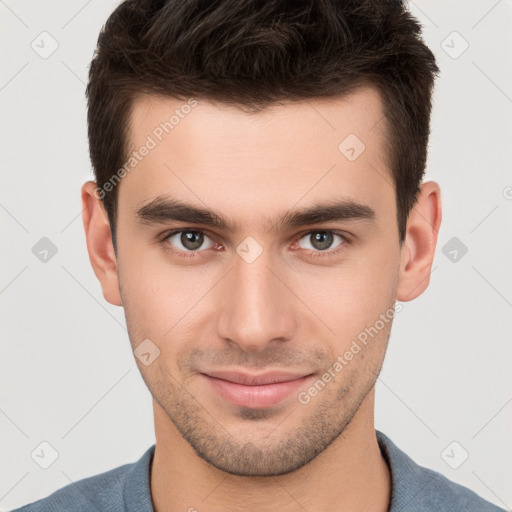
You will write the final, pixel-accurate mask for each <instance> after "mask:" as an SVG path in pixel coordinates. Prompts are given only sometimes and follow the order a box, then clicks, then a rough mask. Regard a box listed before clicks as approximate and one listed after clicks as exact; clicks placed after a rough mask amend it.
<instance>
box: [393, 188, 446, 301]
mask: <svg viewBox="0 0 512 512" xmlns="http://www.w3.org/2000/svg"><path fill="white" fill-rule="evenodd" d="M441 216H442V215H441V189H440V188H439V185H438V184H437V183H435V182H434V181H427V182H426V183H423V184H422V185H421V188H420V192H419V194H418V199H417V202H416V204H415V205H414V207H413V208H412V210H411V212H410V213H409V218H408V219H407V228H406V235H405V240H404V243H403V245H402V252H401V260H400V272H399V277H398V287H397V300H399V301H403V302H407V301H409V300H413V299H415V298H416V297H419V296H420V295H421V294H422V293H423V292H424V291H425V290H426V289H427V287H428V285H429V283H430V272H431V268H432V261H433V259H434V253H435V250H436V243H437V234H438V232H439V227H440V225H441Z"/></svg>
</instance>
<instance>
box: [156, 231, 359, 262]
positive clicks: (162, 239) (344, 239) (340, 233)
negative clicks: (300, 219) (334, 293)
mask: <svg viewBox="0 0 512 512" xmlns="http://www.w3.org/2000/svg"><path fill="white" fill-rule="evenodd" d="M187 231H195V232H198V233H201V234H203V235H205V236H207V237H208V238H210V240H211V241H212V242H214V245H217V244H218V242H216V241H215V236H211V233H210V232H209V231H208V230H205V229H202V228H194V227H182V228H176V229H174V230H172V231H166V232H165V233H164V234H163V235H162V236H161V237H159V241H160V242H161V243H162V244H164V246H165V250H167V251H170V252H172V253H173V254H177V255H178V256H183V257H185V258H190V257H195V256H194V255H195V254H198V255H199V254H200V253H202V252H205V251H207V249H201V250H197V251H182V250H176V249H172V248H171V246H170V244H165V242H166V241H167V240H168V239H169V238H171V237H173V236H174V235H176V234H178V233H182V232H187ZM313 233H331V234H333V235H336V236H339V237H340V238H341V239H342V242H341V244H340V245H339V246H337V247H336V248H335V249H332V250H330V249H327V250H325V251H311V250H310V249H307V251H309V252H310V254H312V256H313V257H319V258H329V257H330V256H335V255H337V254H338V253H339V252H341V251H343V250H344V249H345V246H346V245H347V244H350V243H351V242H352V239H351V237H350V235H348V234H347V233H345V232H344V231H339V230H336V229H327V228H316V229H309V230H307V231H304V232H302V233H300V234H298V235H296V236H295V237H294V242H293V245H295V244H297V243H298V242H299V241H300V240H301V239H302V238H304V237H305V236H307V235H311V234H313ZM210 249H211V247H210ZM303 250H306V249H303ZM294 252H295V250H294Z"/></svg>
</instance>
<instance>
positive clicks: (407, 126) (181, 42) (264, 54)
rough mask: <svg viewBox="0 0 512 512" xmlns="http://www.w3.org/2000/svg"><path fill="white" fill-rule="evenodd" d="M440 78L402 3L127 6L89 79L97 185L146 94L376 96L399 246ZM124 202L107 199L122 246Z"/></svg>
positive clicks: (239, 102) (113, 18)
mask: <svg viewBox="0 0 512 512" xmlns="http://www.w3.org/2000/svg"><path fill="white" fill-rule="evenodd" d="M438 72H439V69H438V67H437V65H436V62H435V58H434V55H433V54H432V52H431V51H430V50H429V48H428V47H427V46H426V45H425V43H424V42H423V40H422V38H421V27H420V25H419V23H418V21H417V20H416V19H415V18H414V17H413V16H412V15H411V14H410V13H409V12H408V11H407V9H406V8H405V7H404V5H403V4H402V2H401V1H392V0H125V1H123V2H122V3H121V4H120V5H119V6H118V7H117V8H116V9H115V11H114V12H113V13H112V14H111V15H110V17H109V18H108V20H107V22H106V24H105V25H104V27H103V28H102V30H101V32H100V35H99V38H98V46H97V49H96V52H95V55H94V58H93V60H92V62H91V67H90V72H89V83H88V85H87V92H86V94H87V99H88V135H89V149H90V156H91V162H92V166H93V169H94V173H95V178H96V183H97V185H98V187H99V188H100V189H102V190H103V187H104V185H105V184H106V183H107V182H108V181H109V179H111V177H112V176H113V174H114V173H115V172H116V171H117V170H118V169H120V168H121V167H122V166H123V165H124V162H125V161H126V158H127V156H128V137H129V126H128V124H129V119H130V114H131V109H132V105H133V102H134V99H135V98H136V97H138V96H140V95H144V94H150V95H151V94H154V95H165V96H170V97H174V98H176V99H178V100H183V99H186V98H190V97H196V98H205V99H208V100H211V101H217V102H220V103H225V104H230V105H235V106H237V107H239V108H241V109H242V110H244V111H247V112H250V111H255V112H257V111H259V110H262V109H264V108H265V107H267V106H269V105H272V104H276V103H279V102H281V101H294V100H306V99H314V98H322V97H323V98H326V97H336V96H342V95H345V94H347V93H349V92H351V91H353V90H354V89H356V88H358V87H360V86H363V85H373V86H375V87H376V88H377V90H378V91H379V92H380V94H381V97H382V98H383V104H384V112H385V116H386V119H385V121H386V128H387V130H388V132H387V133H388V136H387V137H386V154H387V157H388V165H389V167H390V169H391V171H392V174H393V179H394V185H395V190H396V201H397V217H398V218H397V222H398V230H399V237H400V242H401V243H402V242H403V240H404V237H405V228H406V223H407V217H408V215H409V212H410V210H411V208H412V207H413V205H414V203H415V201H416V196H417V193H418V191H419V186H420V182H421V179H422V177H423V174H424V172H425V164H426V158H427V146H428V138H429V133H430V111H431V96H432V91H433V85H434V80H435V76H436V74H437V73H438ZM110 188H112V187H108V189H110ZM116 191H117V187H113V190H110V191H109V192H108V193H104V194H103V197H102V199H103V201H104V205H105V208H106V211H107V214H108V217H109V221H110V226H111V231H112V237H113V241H114V247H116V237H115V222H116V202H117V194H116Z"/></svg>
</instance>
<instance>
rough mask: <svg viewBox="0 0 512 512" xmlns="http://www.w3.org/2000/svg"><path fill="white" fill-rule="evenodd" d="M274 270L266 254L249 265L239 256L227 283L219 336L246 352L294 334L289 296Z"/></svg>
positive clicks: (219, 319)
mask: <svg viewBox="0 0 512 512" xmlns="http://www.w3.org/2000/svg"><path fill="white" fill-rule="evenodd" d="M269 267H270V268H269ZM271 268H272V261H271V257H270V255H269V254H266V253H265V252H263V253H262V254H261V255H260V256H259V257H258V258H257V259H256V260H254V261H252V262H250V263H249V262H248V261H246V260H244V258H243V257H239V256H238V255H236V256H235V258H234V262H233V269H232V271H231V272H229V274H228V275H227V276H226V280H225V282H224V286H223V289H222V296H223V300H222V308H221V311H220V314H219V318H218V322H219V324H218V329H219V336H220V337H221V338H223V339H225V340H230V341H232V342H235V343H237V344H238V345H240V347H241V348H243V349H244V350H247V351H260V350H263V349H265V347H267V346H268V344H269V343H271V342H273V343H275V342H276V341H286V340H289V339H290V338H291V336H292V333H293V327H294V323H295V320H294V316H293V314H292V311H291V308H292V305H291V303H290V300H289V299H290V297H287V296H286V293H287V290H286V287H285V286H284V285H283V284H282V283H281V282H280V280H279V279H278V278H277V277H276V275H275V274H274V272H276V270H274V269H272V270H274V272H273V271H272V270H271ZM276 273H278V272H276ZM288 293H289V292H288Z"/></svg>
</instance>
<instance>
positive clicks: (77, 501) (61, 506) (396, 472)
mask: <svg viewBox="0 0 512 512" xmlns="http://www.w3.org/2000/svg"><path fill="white" fill-rule="evenodd" d="M376 433H377V440H378V442H379V447H380V449H381V452H382V454H383V456H384V458H385V460H386V462H387V463H388V465H389V468H390V471H391V481H392V492H391V505H390V508H389V512H408V511H411V512H499V511H501V512H503V511H504V509H500V508H498V507H496V506H495V505H492V504H491V503H489V502H488V501H485V500H484V499H482V498H480V496H478V495H477V494H475V493H474V492H473V491H471V490H469V489H467V488H466V487H463V486H461V485H458V484H456V483H454V482H452V481H450V480H448V479H447V478H446V477H444V476H442V475H441V474H440V473H437V472H435V471H432V470H430V469H427V468H424V467H422V466H419V465H418V464H416V463H415V462H414V461H413V460H412V459H411V458H410V457H409V456H408V455H406V454H405V453H404V452H403V451H402V450H400V449H399V448H398V447H397V446H396V445H395V444H393V442H392V441H391V440H390V439H389V438H388V437H387V436H385V435H384V434H383V433H382V432H379V431H378V430H377V431H376ZM154 451H155V445H153V446H151V448H149V449H148V450H147V451H146V453H144V455H143V456H142V457H141V458H140V459H139V460H138V461H137V462H135V463H132V464H125V465H123V466H120V467H118V468H115V469H112V470H110V471H107V472H105V473H101V474H99V475H96V476H92V477H89V478H84V479H83V480H79V481H77V482H75V483H72V484H69V485H67V486H66V487H63V488H62V489H59V490H58V491H55V492H54V493H53V494H51V495H50V496H48V497H47V498H44V499H42V500H39V501H36V502H34V503H31V504H29V505H25V506H24V507H21V508H18V509H16V512H56V511H61V510H62V511H66V512H75V511H76V512H78V511H80V512H81V511H88V512H89V511H90V512H96V511H102V512H103V511H105V512H107V511H108V512H121V511H127V512H154V509H153V505H152V502H151V493H150V485H149V482H150V474H151V464H152V462H153V453H154Z"/></svg>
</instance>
